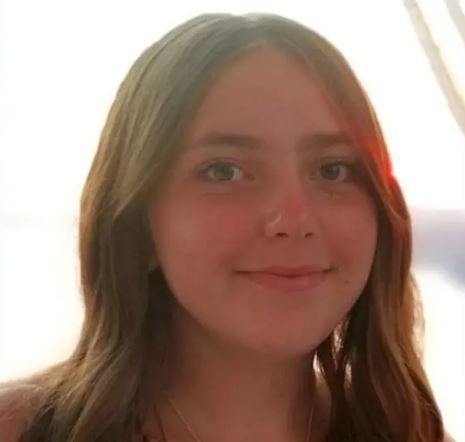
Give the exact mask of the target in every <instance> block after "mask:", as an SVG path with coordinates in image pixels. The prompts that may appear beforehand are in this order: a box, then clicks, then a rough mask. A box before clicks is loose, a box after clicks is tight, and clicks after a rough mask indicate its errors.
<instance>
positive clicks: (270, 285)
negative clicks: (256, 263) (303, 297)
mask: <svg viewBox="0 0 465 442" xmlns="http://www.w3.org/2000/svg"><path fill="white" fill-rule="evenodd" d="M238 273H239V275H241V276H242V277H244V278H246V279H248V280H249V281H252V282H253V283H254V284H257V285H259V286H261V287H264V288H266V289H269V290H273V291H278V292H308V291H309V290H312V289H315V288H316V287H318V286H319V285H321V284H322V283H323V282H324V281H325V279H326V277H327V274H328V273H329V270H322V271H315V272H309V273H305V274H301V275H293V276H289V275H278V274H273V273H267V272H238Z"/></svg>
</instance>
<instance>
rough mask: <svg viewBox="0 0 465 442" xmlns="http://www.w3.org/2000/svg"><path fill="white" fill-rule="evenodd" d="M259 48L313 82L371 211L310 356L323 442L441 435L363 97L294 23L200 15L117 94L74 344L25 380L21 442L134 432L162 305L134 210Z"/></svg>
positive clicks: (334, 56) (338, 62)
mask: <svg viewBox="0 0 465 442" xmlns="http://www.w3.org/2000/svg"><path fill="white" fill-rule="evenodd" d="M263 45H268V46H272V47H274V48H276V49H278V50H281V51H285V52H286V53H287V54H289V55H290V56H292V57H296V59H298V60H300V61H301V62H302V63H303V64H304V65H305V66H307V67H308V68H309V69H312V70H313V71H314V72H315V73H316V74H317V77H318V78H319V81H320V82H321V84H322V87H323V88H324V90H325V91H326V93H327V95H328V97H329V99H330V101H331V103H332V104H333V105H334V106H335V108H336V109H337V110H338V112H339V113H340V115H341V116H342V118H343V120H344V121H345V123H346V125H347V127H348V129H349V130H350V131H351V133H352V135H353V136H354V138H355V139H356V141H357V145H358V146H360V149H361V150H362V152H363V155H364V158H365V162H366V166H367V170H368V178H369V179H368V184H367V186H368V188H369V191H370V193H371V195H372V197H373V200H374V202H375V204H376V206H377V209H378V219H379V221H378V222H379V238H378V244H377V250H376V255H375V259H374V263H373V267H372V271H371V274H370V277H369V280H368V283H367V285H366V287H365V289H364V291H363V293H362V294H361V296H360V298H359V300H358V301H357V303H356V305H355V306H354V308H353V309H352V310H351V311H350V312H349V314H348V315H347V318H346V320H345V322H344V323H343V324H341V326H340V327H338V328H337V329H336V330H335V331H334V332H333V333H332V334H331V335H330V336H329V337H328V338H327V339H326V340H325V341H324V342H322V343H321V344H320V345H319V347H318V348H317V353H316V357H317V362H318V366H319V368H320V370H321V373H322V376H323V378H324V380H325V382H326V384H327V386H328V390H329V392H330V396H331V404H332V406H331V416H330V424H329V432H328V435H327V438H326V440H327V441H328V442H336V441H338V442H339V441H342V440H343V441H367V442H374V441H386V442H387V441H389V442H394V441H395V442H427V441H428V442H433V441H434V442H436V441H439V440H442V438H443V426H442V419H441V415H440V412H439V409H438V406H437V404H436V402H435V399H434V397H433V394H432V391H431V388H430V386H429V383H428V380H427V378H426V375H425V372H424V370H423V368H422V364H421V357H420V354H419V348H418V346H417V344H418V342H417V338H418V334H417V333H416V326H417V324H418V323H419V322H418V321H420V320H421V315H419V309H418V300H417V297H416V290H415V286H414V283H413V280H412V277H411V274H410V267H411V252H412V250H411V248H412V244H411V227H410V219H409V214H408V211H407V207H406V204H405V202H404V199H403V196H402V194H401V191H400V189H399V186H398V184H397V182H396V180H395V178H394V177H393V176H392V174H391V167H390V160H389V155H388V152H387V149H386V146H385V143H384V140H383V137H382V134H381V130H380V127H379V124H378V122H377V119H376V116H375V114H374V111H373V109H372V106H371V105H370V102H369V100H368V98H367V96H366V94H365V93H364V90H363V88H362V87H361V86H360V84H359V82H358V81H357V79H356V76H355V75H354V73H353V72H352V70H351V68H350V67H349V66H348V64H347V62H346V61H345V59H344V57H343V56H342V55H341V54H340V53H339V51H338V50H337V49H336V48H334V46H333V45H332V44H330V43H329V42H328V41H327V40H325V39H324V38H322V37H321V36H320V35H318V34H317V33H316V32H314V31H312V30H309V29H308V28H306V27H304V26H302V25H301V24H299V23H296V22H294V21H292V20H289V19H286V18H283V17H279V16H275V15H267V14H255V15H251V14H249V15H244V16H233V15H229V14H208V15H202V16H199V17H196V18H194V19H191V20H189V21H187V22H185V23H183V24H181V25H180V26H178V27H176V28H175V29H173V30H172V31H170V32H169V33H168V34H166V35H165V36H164V37H163V38H161V39H160V40H159V41H157V42H156V43H154V44H153V45H152V46H150V47H149V48H148V49H146V50H145V51H144V52H143V53H142V54H141V55H140V57H139V58H138V59H137V60H136V61H135V63H134V65H133V66H132V67H131V69H130V70H129V72H128V74H127V76H126V78H125V79H124V80H123V82H122V84H121V86H120V88H119V90H118V92H117V95H116V97H115V100H114V102H113V104H112V106H111V109H110V112H109V115H108V118H107V121H106V124H105V126H104V128H103V131H102V134H101V139H100V142H99V146H98V150H97V152H96V155H95V158H94V160H93V163H92V166H91V169H90V172H89V175H88V177H87V181H86V183H85V186H84V189H83V193H82V199H81V207H80V224H79V226H80V231H79V252H80V265H81V288H82V294H83V297H84V304H85V318H84V323H83V327H82V332H81V336H80V339H79V342H78V344H77V347H76V348H75V350H74V352H73V354H72V356H71V357H70V358H69V359H67V360H66V361H64V362H62V363H60V364H57V365H55V366H54V367H51V368H49V369H47V370H46V371H45V372H43V373H41V374H37V375H36V376H34V377H33V378H32V380H31V381H32V382H35V383H36V384H37V385H39V386H40V394H38V395H37V400H36V402H35V407H34V409H33V411H31V419H30V425H29V426H28V428H27V429H26V431H25V432H24V434H23V436H22V441H23V442H38V441H49V442H65V441H68V442H91V441H99V442H115V441H121V442H123V441H129V440H131V438H132V437H134V435H136V434H137V431H138V427H139V424H140V422H141V421H142V420H143V418H144V416H145V415H146V413H147V412H148V409H149V400H150V397H149V394H150V393H149V392H150V391H151V387H152V382H153V380H154V377H156V371H155V369H156V359H157V357H159V355H160V354H161V350H162V348H163V345H164V334H165V333H164V332H165V330H166V327H167V324H168V320H169V312H170V301H171V300H172V294H171V293H170V291H169V289H168V287H167V284H166V281H165V280H164V278H163V274H162V271H161V269H157V270H155V271H153V272H149V271H148V268H149V261H150V258H151V253H152V250H153V244H152V243H151V236H150V232H149V229H148V224H147V218H146V211H145V208H146V203H147V201H148V198H149V197H150V196H151V195H152V194H153V193H154V192H157V191H158V190H159V189H160V186H161V183H162V180H163V176H164V174H165V173H166V172H167V171H168V170H169V168H170V164H171V162H172V161H173V160H174V159H175V157H176V152H177V150H178V148H179V145H180V143H181V138H182V135H183V133H185V130H186V127H187V125H188V123H189V121H190V120H191V118H192V115H193V113H194V112H195V110H196V108H197V107H198V105H199V102H200V100H201V99H202V96H203V94H204V92H205V90H206V88H207V87H208V86H209V85H210V84H211V82H212V81H213V80H214V78H215V76H216V75H218V73H219V72H221V70H223V69H225V68H226V67H227V65H228V64H229V63H232V62H233V61H234V60H235V59H236V58H237V57H239V56H240V55H241V54H245V53H247V52H249V51H252V50H254V49H255V48H257V47H259V46H263ZM158 349H160V351H158Z"/></svg>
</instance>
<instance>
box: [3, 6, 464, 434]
mask: <svg viewBox="0 0 465 442" xmlns="http://www.w3.org/2000/svg"><path fill="white" fill-rule="evenodd" d="M157 3H158V5H157ZM194 3H195V4H194ZM464 11H465V5H464V1H460V0H416V1H410V0H389V1H388V0H384V1H382V0H351V1H346V0H339V1H337V0H313V1H312V0H307V1H306V2H301V1H300V0H299V1H292V0H287V1H285V2H283V1H275V2H274V1H271V0H267V1H261V0H234V1H232V0H216V1H207V0H196V1H195V2H189V1H185V2H182V1H176V0H172V1H170V2H163V5H162V4H161V2H153V1H142V0H132V1H131V2H129V1H128V0H125V1H117V0H113V1H109V0H101V1H90V0H81V1H79V2H77V1H73V2H72V1H64V0H61V1H58V0H42V1H41V2H36V1H33V0H1V1H0V381H1V380H5V379H10V378H14V377H15V376H19V375H23V374H27V373H31V372H33V371H35V370H37V369H38V368H41V367H45V366H47V365H49V364H50V363H52V362H54V361H58V360H60V359H63V358H65V357H66V356H67V355H68V354H69V353H70V352H71V349H72V348H73V345H74V344H75V342H76V339H77V336H78V333H79V329H80V325H81V321H82V313H83V312H82V305H81V300H80V297H79V290H78V261H77V213H78V203H79V195H80V190H81V187H82V185H83V182H84V179H85V176H86V174H87V171H88V168H89V166H90V162H91V159H92V156H93V154H94V152H95V149H96V146H97V141H98V137H99V133H100V130H101V128H102V125H103V122H104V119H105V117H106V113H107V111H108V109H109V106H110V103H111V101H112V99H113V97H114V94H115V92H116V88H117V87H118V85H119V83H120V82H121V80H122V78H123V77H124V75H125V74H126V72H127V70H128V68H129V66H130V64H132V62H133V61H134V59H135V58H136V57H137V56H138V55H139V54H140V52H141V51H142V50H143V49H145V47H147V46H148V45H149V44H151V43H152V42H153V41H154V40H156V39H158V38H159V37H160V36H161V35H162V34H164V33H165V32H166V31H168V30H169V29H170V28H172V27H173V26H175V25H176V24H178V23H179V22H181V21H183V20H185V19H188V18H190V17H191V16H193V15H196V14H199V13H204V12H232V13H244V12H273V13H278V14H282V15H284V16H287V17H289V18H294V19H297V20H299V21H300V22H302V23H304V24H306V25H308V26H310V27H312V28H314V29H315V30H317V31H319V32H320V33H322V34H323V35H325V36H326V37H327V38H329V39H330V40H331V41H333V42H334V43H335V44H336V45H337V46H338V47H339V48H340V49H341V50H342V52H343V53H344V54H345V55H346V57H347V58H348V60H349V61H350V63H351V64H352V66H353V68H354V69H355V71H356V72H357V74H358V75H359V77H360V79H361V80H362V83H363V84H364V86H365V88H366V90H367V91H368V94H369V95H370V97H371V99H372V101H373V103H374V106H375V108H376V110H377V112H378V115H379V118H380V120H381V124H382V126H383V130H384V133H385V136H386V139H387V141H388V145H389V147H390V150H391V154H392V157H393V161H394V172H395V174H396V175H397V177H398V179H399V181H400V183H401V185H402V187H403V189H404V192H405V195H406V198H407V201H408V204H409V206H410V208H411V211H412V216H413V221H414V271H415V275H416V277H417V280H418V283H419V286H420V289H421V293H422V299H423V303H424V312H425V318H426V340H425V356H424V357H425V365H426V368H427V371H428V374H429V377H430V380H431V383H432V386H433V389H434V392H435V394H436V397H437V400H438V402H439V404H440V407H441V409H442V411H443V413H444V419H445V423H446V426H447V429H448V431H449V432H450V433H451V434H452V435H453V436H454V437H455V438H456V440H457V442H465V414H464V411H463V410H464V409H465V15H464Z"/></svg>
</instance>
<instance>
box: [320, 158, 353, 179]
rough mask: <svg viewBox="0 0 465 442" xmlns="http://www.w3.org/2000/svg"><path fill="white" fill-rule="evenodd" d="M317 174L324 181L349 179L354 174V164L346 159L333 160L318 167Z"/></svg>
mask: <svg viewBox="0 0 465 442" xmlns="http://www.w3.org/2000/svg"><path fill="white" fill-rule="evenodd" d="M317 175H318V177H319V178H322V179H324V180H326V181H336V182H344V181H351V180H353V179H354V175H355V165H354V164H352V163H348V162H346V161H333V162H331V163H326V164H323V165H322V166H320V167H319V168H318V171H317Z"/></svg>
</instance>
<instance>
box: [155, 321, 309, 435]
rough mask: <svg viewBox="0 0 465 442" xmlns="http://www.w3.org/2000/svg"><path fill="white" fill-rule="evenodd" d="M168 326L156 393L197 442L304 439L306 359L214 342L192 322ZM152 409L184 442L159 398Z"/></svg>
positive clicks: (180, 430) (306, 399) (306, 419)
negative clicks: (176, 410) (176, 411)
mask: <svg viewBox="0 0 465 442" xmlns="http://www.w3.org/2000/svg"><path fill="white" fill-rule="evenodd" d="M174 324H175V325H176V327H175V328H173V330H174V331H175V333H172V337H171V342H170V347H169V351H168V352H167V354H166V358H165V361H164V363H163V366H162V367H161V371H160V376H159V382H160V388H162V389H163V391H164V392H165V393H166V395H167V396H168V397H169V398H171V399H172V400H173V402H174V403H175V404H176V405H177V406H178V407H179V410H180V411H181V412H182V414H183V415H184V417H185V418H186V419H187V421H188V422H189V424H190V425H191V426H192V428H193V429H194V431H195V433H196V434H197V436H198V437H199V438H200V439H201V440H202V441H204V442H208V441H211V440H218V439H221V440H222V441H224V442H227V441H237V440H241V441H252V440H254V441H256V440H267V441H292V442H294V441H298V442H301V441H304V440H305V437H306V432H307V423H308V416H309V412H310V409H311V406H312V395H313V391H314V387H315V377H314V372H313V354H311V355H306V356H301V357H295V358H290V357H288V358H284V357H278V356H276V355H272V354H266V353H264V352H262V353H259V352H257V351H252V350H246V349H244V348H237V347H234V346H233V345H232V344H231V345H227V344H225V343H224V342H219V341H218V340H217V339H215V338H213V337H212V336H208V334H207V333H206V332H204V331H203V330H201V329H200V326H198V325H196V324H194V323H193V322H192V321H189V320H186V319H183V321H178V323H176V321H174ZM157 408H158V410H159V413H160V415H161V417H162V420H163V421H164V422H165V423H164V426H165V425H166V424H168V423H171V425H170V426H172V427H173V426H177V427H181V428H180V429H179V430H178V435H181V434H183V435H184V439H183V438H181V437H179V438H180V439H181V440H189V437H188V433H186V431H185V430H186V429H185V427H184V425H183V424H182V422H181V421H180V420H179V419H178V418H177V416H176V415H175V414H174V413H173V410H172V409H171V411H170V408H171V406H170V405H169V403H168V402H167V401H164V400H163V398H162V396H161V397H160V395H158V397H157ZM167 426H168V425H167ZM182 427H184V428H182ZM176 440H177V439H176Z"/></svg>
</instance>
